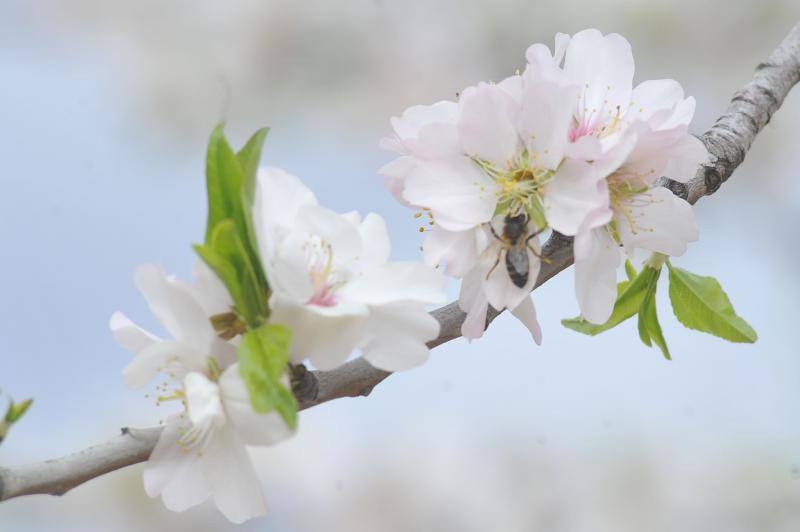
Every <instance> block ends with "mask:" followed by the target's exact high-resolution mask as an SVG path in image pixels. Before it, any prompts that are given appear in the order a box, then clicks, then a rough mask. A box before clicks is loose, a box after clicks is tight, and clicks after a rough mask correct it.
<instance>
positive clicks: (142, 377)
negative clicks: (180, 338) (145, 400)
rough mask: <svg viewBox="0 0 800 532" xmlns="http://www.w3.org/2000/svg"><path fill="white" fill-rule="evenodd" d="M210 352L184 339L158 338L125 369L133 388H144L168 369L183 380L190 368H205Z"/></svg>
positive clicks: (129, 384)
mask: <svg viewBox="0 0 800 532" xmlns="http://www.w3.org/2000/svg"><path fill="white" fill-rule="evenodd" d="M206 359H207V354H206V353H204V352H202V351H197V350H195V349H194V348H193V347H192V346H190V345H188V344H185V343H183V342H176V341H161V342H154V343H152V344H150V345H148V346H147V347H145V348H144V349H142V350H140V351H138V352H137V353H136V356H135V357H133V360H132V361H131V363H130V364H128V365H127V366H126V367H125V369H124V370H123V371H122V377H123V379H124V381H125V384H126V385H127V386H128V387H129V388H141V387H142V386H144V385H145V384H147V383H148V382H150V381H151V380H153V378H155V376H156V375H157V374H159V373H166V374H167V375H169V376H170V377H172V378H173V379H175V380H177V381H180V380H183V377H184V376H185V375H186V373H187V372H189V371H203V370H205V368H206V364H207V360H206Z"/></svg>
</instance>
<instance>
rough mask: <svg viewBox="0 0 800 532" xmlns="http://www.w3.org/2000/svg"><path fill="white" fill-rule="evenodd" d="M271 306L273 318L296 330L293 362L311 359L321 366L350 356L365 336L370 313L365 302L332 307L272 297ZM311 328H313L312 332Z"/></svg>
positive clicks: (332, 365) (336, 363) (327, 367)
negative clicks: (285, 300) (291, 301)
mask: <svg viewBox="0 0 800 532" xmlns="http://www.w3.org/2000/svg"><path fill="white" fill-rule="evenodd" d="M270 307H271V309H272V314H271V315H270V322H271V323H278V324H281V325H285V326H286V327H288V328H289V329H291V330H292V332H293V333H294V334H293V335H292V362H302V361H304V360H305V359H308V360H310V361H311V363H312V364H314V366H315V367H317V368H318V369H322V370H330V369H334V368H336V367H337V366H339V365H341V364H342V363H343V362H344V361H345V360H347V358H348V357H349V356H350V354H351V353H352V352H353V350H354V349H355V348H356V346H357V345H358V343H359V341H360V340H361V339H362V338H363V334H364V326H365V324H366V322H367V318H368V316H369V309H368V307H366V306H365V305H347V304H345V303H339V304H337V305H335V306H333V307H329V308H326V307H317V306H314V305H302V306H301V305H297V304H291V303H288V302H283V301H281V300H279V299H276V298H274V297H273V298H271V299H270ZM325 311H328V312H327V313H326V312H325ZM334 312H339V314H334ZM308 331H313V334H312V333H309V332H308Z"/></svg>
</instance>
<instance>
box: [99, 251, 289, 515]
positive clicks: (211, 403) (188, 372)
mask: <svg viewBox="0 0 800 532" xmlns="http://www.w3.org/2000/svg"><path fill="white" fill-rule="evenodd" d="M196 275H197V278H198V279H197V283H196V284H195V285H194V286H190V285H186V284H184V283H182V282H180V281H178V280H176V279H175V278H172V277H167V276H166V275H165V274H164V272H163V271H162V270H161V268H159V267H157V266H154V265H144V266H141V267H139V268H138V269H137V271H136V275H135V280H136V285H137V287H138V288H139V290H140V291H141V292H142V295H143V296H144V297H145V299H146V300H147V303H148V305H149V307H150V310H151V311H152V312H153V314H154V315H155V316H156V318H158V320H159V321H160V322H161V324H162V325H163V326H164V328H165V329H166V330H167V332H168V333H169V334H170V335H171V336H172V337H173V339H172V340H162V339H160V338H158V337H156V336H154V335H152V334H150V333H149V332H147V331H145V330H143V329H141V328H140V327H138V326H137V325H135V324H134V323H133V322H131V321H130V320H129V319H128V318H126V317H125V316H124V315H123V314H121V313H119V312H116V313H114V315H113V316H112V317H111V323H110V326H111V330H112V332H113V334H114V338H115V339H116V340H117V342H119V344H120V345H121V346H122V347H124V348H125V349H127V350H129V351H130V352H132V353H133V354H134V355H135V357H134V359H133V361H132V362H131V364H130V365H129V366H128V367H127V368H125V371H124V378H125V382H126V383H127V384H128V385H129V386H130V387H132V388H139V387H142V386H144V385H145V384H147V383H148V382H150V381H151V380H152V379H154V378H155V377H156V376H157V375H158V374H163V375H164V376H165V377H167V381H166V382H164V383H162V384H161V385H159V386H158V391H159V394H158V397H157V404H161V403H165V402H168V401H176V402H178V403H179V404H180V405H181V406H182V409H181V411H180V412H178V413H175V414H172V415H170V416H169V417H168V418H167V420H166V426H165V427H164V430H163V431H162V433H161V436H160V437H159V440H158V443H157V445H156V447H155V449H154V450H153V452H152V454H151V455H150V458H149V460H148V461H147V465H146V466H145V470H144V486H145V491H146V492H147V494H148V495H149V496H150V497H157V496H159V495H160V496H161V498H162V500H163V501H164V505H165V506H166V507H167V508H169V509H170V510H173V511H184V510H186V509H187V508H190V507H192V506H195V505H197V504H200V503H201V502H203V501H205V500H206V499H207V498H208V497H209V496H210V497H212V498H213V500H214V502H215V503H216V505H217V507H218V508H219V509H220V511H221V512H222V513H223V514H224V515H225V516H226V517H227V518H228V519H230V520H231V521H234V522H237V523H240V522H242V521H245V520H247V519H250V518H252V517H257V516H260V515H263V514H264V513H265V511H266V507H265V503H264V496H263V493H262V490H261V484H260V482H259V480H258V477H257V475H256V473H255V470H254V468H253V465H252V462H251V460H250V457H249V455H248V453H247V449H246V447H245V445H271V444H274V443H277V442H278V441H281V440H283V439H285V438H287V437H288V436H289V435H290V434H291V430H290V429H289V428H288V427H287V426H286V424H285V423H284V422H283V420H282V418H281V417H280V416H279V415H278V414H277V413H274V412H271V413H268V414H260V413H257V412H255V411H254V410H253V408H252V405H251V403H250V397H249V394H248V392H247V388H246V387H245V384H244V382H243V380H242V378H241V376H240V375H239V367H238V364H237V363H236V348H235V346H234V345H232V344H231V343H229V342H226V341H224V340H222V339H221V338H220V337H219V336H218V335H217V331H215V329H214V327H213V326H212V324H211V321H210V317H211V316H216V315H219V314H223V313H228V312H230V310H231V301H230V299H229V296H228V294H227V292H226V290H225V288H224V286H223V285H222V283H220V282H219V280H218V279H217V278H216V277H215V276H214V275H213V274H212V273H211V272H210V271H209V270H208V269H207V268H206V267H205V266H203V265H202V264H198V267H197V268H196ZM286 384H287V385H288V379H287V383H286Z"/></svg>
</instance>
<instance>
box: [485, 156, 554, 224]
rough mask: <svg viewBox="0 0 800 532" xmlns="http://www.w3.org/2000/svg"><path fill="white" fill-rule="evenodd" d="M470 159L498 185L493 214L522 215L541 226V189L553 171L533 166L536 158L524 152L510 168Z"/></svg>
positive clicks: (550, 177)
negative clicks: (526, 215)
mask: <svg viewBox="0 0 800 532" xmlns="http://www.w3.org/2000/svg"><path fill="white" fill-rule="evenodd" d="M473 160H474V161H475V163H476V164H477V165H478V166H480V167H481V169H482V170H483V171H484V172H486V174H487V175H488V176H489V177H491V178H492V179H493V180H494V181H495V182H496V183H497V184H498V185H499V186H500V188H499V189H498V191H497V209H496V211H495V214H503V215H511V216H516V215H518V214H520V213H523V212H525V213H527V214H528V216H529V217H530V219H531V220H533V221H534V222H535V223H536V226H537V227H538V228H542V227H544V225H543V218H544V214H543V213H544V208H543V207H542V196H541V190H542V187H543V186H544V185H546V184H547V182H548V181H550V180H551V179H552V177H553V175H555V172H554V171H553V170H549V169H545V168H540V167H538V166H536V164H535V163H536V157H531V156H530V155H529V154H528V152H527V150H523V151H522V152H521V153H519V154H518V155H517V158H516V161H514V164H512V165H510V166H511V167H510V168H498V167H497V166H495V165H493V164H492V163H490V162H488V161H484V160H482V159H477V158H475V159H473ZM539 214H541V216H540V215H539Z"/></svg>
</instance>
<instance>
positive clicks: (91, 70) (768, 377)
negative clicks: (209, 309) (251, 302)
mask: <svg viewBox="0 0 800 532" xmlns="http://www.w3.org/2000/svg"><path fill="white" fill-rule="evenodd" d="M798 19H800V9H798V4H797V1H796V0H760V1H757V2H756V1H747V2H728V1H722V0H717V1H709V2H696V1H694V0H672V1H670V2H658V3H655V2H648V3H645V2H636V1H634V0H606V1H603V2H592V1H589V0H577V1H575V0H547V1H539V2H533V1H528V2H524V1H516V0H495V1H492V2H463V1H455V0H453V1H441V2H415V1H409V0H406V1H403V2H389V1H388V0H352V1H349V2H325V1H308V2H296V1H288V0H287V1H274V0H246V1H245V0H242V1H237V2H220V1H211V0H191V1H188V0H183V1H179V0H175V1H166V2H165V1H164V0H136V1H132V0H128V1H117V2H108V1H106V0H63V1H59V0H35V1H32V2H13V1H11V2H3V3H2V5H0V94H1V95H2V98H0V117H1V118H2V121H3V123H4V124H5V126H4V127H5V128H6V129H5V133H4V134H2V135H1V136H0V138H2V142H0V160H1V161H2V167H1V169H0V185H1V186H2V188H1V189H0V246H1V247H0V249H1V250H2V251H0V254H1V256H2V262H1V263H0V264H1V265H0V273H1V274H2V275H0V340H1V341H2V346H3V347H2V349H0V387H1V388H2V389H3V391H4V392H5V393H7V394H10V395H12V396H13V397H15V398H16V399H18V400H20V399H23V398H25V397H29V396H32V397H34V398H35V403H34V405H33V407H32V409H31V410H30V411H29V412H28V414H27V415H26V416H25V418H24V419H23V420H22V421H21V422H20V423H19V424H18V425H16V426H14V427H13V429H12V431H11V433H10V435H9V437H8V439H7V440H6V441H5V442H3V444H2V446H0V464H2V465H9V464H18V463H23V462H28V461H35V460H42V459H46V458H51V457H54V456H58V455H61V454H64V453H68V452H71V451H75V450H78V449H81V448H83V447H86V446H87V445H90V444H93V443H97V442H99V441H103V440H105V439H107V438H109V437H111V436H113V435H115V434H117V433H118V430H119V427H121V426H123V425H130V426H150V425H153V424H155V423H156V422H157V419H158V418H159V417H160V416H162V415H163V412H161V411H159V410H157V409H156V408H155V407H153V406H152V402H151V401H148V400H145V399H144V398H143V393H142V392H139V391H130V390H127V389H126V388H125V386H124V385H123V383H122V379H121V374H120V373H121V370H122V368H123V367H124V366H125V365H126V364H127V362H128V360H129V355H128V353H127V352H125V351H123V350H122V349H121V348H119V347H118V346H117V345H116V344H115V343H114V342H113V340H112V338H111V335H110V334H109V332H108V327H107V322H108V318H109V316H110V315H111V313H112V312H113V311H115V310H118V309H119V310H124V311H125V313H126V314H128V315H129V316H131V317H132V318H133V319H134V320H136V321H138V322H139V323H141V324H142V325H143V326H145V327H148V328H152V329H154V330H158V328H157V327H156V325H155V323H154V320H153V318H152V317H151V316H150V314H149V312H148V311H147V309H146V307H145V304H144V302H143V300H142V299H141V297H140V296H139V294H138V293H137V292H136V290H135V288H134V286H133V283H132V272H133V270H134V268H135V267H136V266H137V265H138V264H140V263H143V262H151V261H152V262H158V263H161V264H163V265H164V266H165V267H166V269H167V270H168V271H171V272H174V273H177V274H179V275H181V276H184V277H187V276H188V275H189V273H190V271H191V265H192V263H193V261H194V257H193V254H192V251H191V247H190V244H191V243H192V242H197V241H200V240H201V239H202V236H203V230H204V223H205V197H204V193H205V192H204V177H203V164H204V150H205V143H206V140H207V137H208V135H209V133H210V131H211V129H212V127H213V126H214V125H215V124H216V123H217V122H218V121H220V120H225V121H227V123H228V126H227V131H228V134H229V135H230V136H231V137H232V139H233V140H234V142H235V143H236V144H237V145H238V144H240V143H242V142H244V140H245V139H246V138H247V136H248V135H249V134H250V133H252V132H253V131H254V130H255V129H256V128H258V127H261V126H264V125H269V126H271V127H272V131H271V133H270V136H269V138H268V140H267V145H266V149H265V155H264V162H265V163H266V164H270V165H277V166H282V167H284V168H286V169H287V170H289V171H290V172H292V173H295V174H297V175H298V176H300V177H301V178H302V179H303V180H305V182H306V183H307V184H309V185H310V186H311V187H312V188H313V189H314V190H315V192H316V193H317V196H318V197H319V199H320V201H321V203H323V204H324V205H327V206H329V207H332V208H334V209H337V210H340V211H346V210H351V209H358V210H360V211H362V212H367V211H377V212H380V213H381V214H383V215H384V216H385V217H386V218H387V220H388V222H389V227H390V230H391V236H392V239H393V257H394V258H395V259H413V258H417V257H418V256H419V254H418V247H419V245H420V242H421V238H420V235H419V233H418V232H417V225H416V223H415V221H414V219H413V218H412V212H411V211H409V210H407V209H405V208H404V207H402V206H400V205H399V204H397V203H395V202H394V201H393V200H392V199H391V197H390V196H389V195H388V194H387V193H386V192H385V191H384V190H383V188H382V184H381V179H380V178H379V177H378V176H377V174H376V170H377V169H378V168H379V167H380V165H381V164H383V163H384V162H386V161H388V160H389V159H390V158H391V154H388V153H384V152H381V151H380V150H379V149H378V147H377V143H378V140H379V139H380V138H381V137H382V136H385V135H387V134H389V133H390V128H389V117H390V116H392V115H397V114H400V113H401V112H402V111H403V110H404V109H405V108H406V107H408V106H410V105H413V104H417V103H431V102H434V101H437V100H440V99H445V98H453V97H454V95H455V93H456V92H457V91H459V90H460V89H462V88H463V87H464V86H466V85H469V84H473V83H475V82H477V81H479V80H486V79H501V78H503V77H504V76H506V75H508V74H510V73H512V72H513V71H514V70H515V69H516V68H519V67H522V66H523V65H524V52H525V49H526V47H527V46H528V45H529V44H531V43H534V42H545V43H547V44H548V45H552V39H553V36H554V34H555V33H556V32H557V31H561V32H567V33H575V32H576V31H579V30H581V29H584V28H586V27H597V28H599V29H601V30H602V31H604V32H619V33H622V34H623V35H625V36H626V37H627V38H628V39H629V40H630V41H631V44H632V45H633V49H634V54H635V58H636V61H637V75H636V80H637V81H642V80H644V79H649V78H674V79H677V80H678V81H680V82H681V83H682V85H683V87H684V88H685V90H686V92H687V94H690V95H693V96H695V97H696V98H697V101H698V106H697V115H696V119H695V122H694V125H693V129H694V132H695V133H701V132H703V131H705V130H706V129H707V128H708V127H709V126H710V125H711V124H712V123H713V121H714V119H715V118H716V117H717V116H718V115H719V114H720V113H721V112H722V111H723V110H724V108H725V106H726V105H727V102H728V101H729V99H730V96H731V94H732V93H733V91H734V90H736V89H737V88H739V87H740V86H741V85H742V84H744V83H745V82H746V81H747V80H748V79H749V78H750V76H751V74H752V71H753V69H754V67H755V65H756V64H757V63H758V62H760V61H762V60H764V59H765V58H766V57H767V55H768V54H769V53H770V51H771V50H772V49H773V48H774V47H775V46H776V45H777V44H778V43H779V42H780V40H781V39H783V37H784V36H785V35H786V33H787V32H788V31H789V29H790V28H791V27H792V25H793V24H794V23H795V22H796V21H797V20H798ZM798 116H800V90H797V89H796V92H794V93H793V94H791V95H790V96H789V98H788V99H787V100H786V102H785V104H784V107H783V109H781V110H780V112H779V113H777V114H776V116H775V117H774V118H773V120H772V122H771V123H770V124H769V125H768V127H767V128H766V130H765V131H764V132H762V133H761V135H760V136H759V137H758V139H757V141H756V143H755V145H754V147H753V149H752V150H751V151H750V153H749V154H748V156H747V160H746V161H745V163H744V164H743V165H742V166H741V167H740V168H739V170H738V171H737V172H736V174H735V175H734V177H733V178H732V179H731V181H730V182H729V183H728V184H726V185H725V186H724V188H723V189H722V190H721V191H720V192H719V194H718V195H715V196H713V197H712V198H707V199H704V200H702V201H701V202H700V203H699V204H698V206H697V215H698V217H699V223H700V228H701V240H700V242H699V243H698V244H695V245H693V246H692V247H690V249H689V251H688V253H687V254H686V255H685V256H684V257H681V258H680V259H677V260H676V261H675V262H676V263H677V264H679V265H680V266H682V267H685V268H687V269H689V270H692V271H695V272H697V273H700V274H707V275H714V276H716V277H717V278H718V279H719V280H720V282H721V283H722V285H723V287H724V288H725V289H726V290H727V292H728V294H729V296H730V298H731V300H732V301H733V303H734V304H735V306H736V309H737V311H738V312H739V313H740V314H741V315H742V316H743V317H745V318H746V319H747V320H748V321H749V322H750V323H751V324H752V325H753V326H754V327H755V329H756V330H757V331H758V333H759V335H760V339H759V341H758V343H756V344H755V345H736V344H729V343H726V342H724V341H723V340H720V339H717V338H714V337H711V336H708V335H703V334H701V333H696V332H690V331H687V330H685V329H683V328H682V327H681V326H680V325H679V324H678V323H677V321H676V320H675V319H674V317H673V315H672V313H671V310H670V308H669V304H668V298H667V297H666V284H662V285H661V286H662V290H661V294H660V298H659V312H660V316H661V321H662V325H663V327H664V330H665V335H666V337H667V341H668V342H669V345H670V348H671V350H672V353H673V358H674V360H673V361H672V362H668V361H665V360H664V359H663V358H662V357H661V355H660V353H659V352H658V351H657V350H655V349H648V348H646V347H644V346H643V345H641V343H640V342H639V340H638V337H637V333H636V326H635V323H634V322H633V321H631V322H629V323H626V324H624V325H623V326H620V327H618V328H617V329H614V330H612V331H610V332H608V333H606V334H604V335H602V336H600V337H597V338H588V337H584V336H581V335H578V334H576V333H573V332H571V331H567V330H566V329H563V328H562V327H561V325H560V323H559V320H560V319H561V318H564V317H571V316H574V315H575V314H577V305H576V303H575V300H574V297H573V293H572V277H571V274H570V273H569V272H567V273H565V274H563V275H560V276H558V277H557V278H556V279H554V280H553V281H551V282H549V283H548V284H546V285H545V286H544V287H542V289H540V290H538V291H537V292H536V293H535V301H536V305H537V308H538V310H539V316H540V319H541V322H542V326H543V328H544V334H545V340H544V345H543V346H542V347H537V346H535V345H534V344H533V343H532V342H531V341H530V337H529V336H528V333H527V331H526V330H525V329H524V328H523V327H522V326H521V325H520V324H518V323H517V322H516V321H515V320H514V319H512V318H511V317H509V316H502V317H500V318H499V319H498V320H497V321H496V322H495V323H494V324H493V325H492V327H491V328H490V330H489V331H488V333H487V334H486V336H485V337H484V338H483V339H482V340H480V341H476V342H473V343H471V344H469V343H467V342H466V341H464V340H458V341H454V342H451V343H448V344H446V345H444V346H442V347H440V348H438V349H436V350H435V351H434V352H433V353H432V356H431V360H430V362H429V363H428V364H426V365H424V366H422V367H420V368H418V369H415V370H412V371H409V372H407V373H404V374H400V375H395V376H393V377H391V378H390V379H388V380H387V381H386V382H384V383H383V384H381V385H380V386H379V387H377V388H376V389H375V391H374V392H373V394H372V395H371V396H370V397H369V398H366V399H363V398H362V399H346V400H339V401H335V402H333V403H329V404H326V405H322V406H320V407H317V408H314V409H312V410H310V411H307V412H303V414H302V415H301V431H300V432H299V434H298V435H297V436H296V437H295V438H294V439H292V440H290V441H288V442H285V443H284V444H281V445H279V446H277V447H274V448H268V449H259V450H256V451H254V453H253V455H254V457H255V460H256V462H257V464H258V468H259V472H260V475H261V478H262V481H263V485H264V489H265V492H266V494H267V497H268V504H269V507H270V513H269V515H268V516H267V517H265V518H263V519H260V520H256V521H252V522H249V523H247V524H246V525H244V526H242V527H235V526H234V525H231V524H229V523H227V522H226V521H225V520H224V518H223V517H222V516H221V515H220V514H218V513H217V512H216V510H215V509H214V508H213V505H211V504H210V503H206V504H204V505H203V506H202V507H200V508H196V509H194V510H190V511H189V512H186V513H185V514H173V513H171V512H169V511H167V510H165V509H164V508H163V505H162V503H161V502H160V501H159V500H151V499H148V498H147V497H146V495H145V494H144V491H143V488H142V481H141V469H142V468H141V465H137V466H133V467H130V468H127V469H125V470H122V471H118V472H115V473H113V474H110V475H107V476H105V477H101V478H98V479H96V480H93V481H91V482H89V483H88V484H86V485H84V486H81V487H79V488H78V489H76V490H74V491H72V492H70V493H68V494H67V495H66V496H64V497H63V498H53V497H48V496H35V497H27V498H21V499H15V500H11V501H9V502H5V503H2V504H0V530H3V531H14V532H27V531H43V530H48V531H139V530H172V531H182V530H185V531H190V530H191V531H205V530H208V531H211V530H214V531H217V530H234V529H239V530H252V531H306V530H309V531H311V530H314V531H316V530H326V531H339V530H341V531H374V530H389V531H395V530H397V531H400V530H466V531H472V530H474V531H485V530H504V531H516V530H526V531H548V532H551V531H569V532H573V531H581V532H582V531H586V532H603V531H610V532H627V531H632V532H633V531H635V532H642V531H648V532H649V531H656V532H658V531H687V532H688V531H697V532H708V531H726V532H739V531H761V532H763V531H767V530H769V531H773V530H774V531H789V530H798V529H799V528H800V357H798V356H797V353H798V349H797V340H796V334H795V333H796V332H797V319H798V317H799V316H798V311H797V308H798V306H797V301H798V298H800V288H799V287H800V284H799V283H798V277H797V276H798V273H797V264H798V262H799V261H800V246H798V244H800V237H798V233H797V228H798V227H800V180H799V179H798V178H797V168H798V163H800V152H799V151H798V146H800V130H799V129H798V128H797V121H798ZM456 288H457V287H456V285H453V286H451V289H450V293H451V295H452V296H453V297H455V295H456V293H457V292H456Z"/></svg>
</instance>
